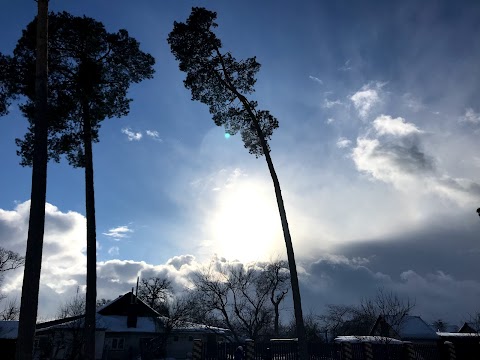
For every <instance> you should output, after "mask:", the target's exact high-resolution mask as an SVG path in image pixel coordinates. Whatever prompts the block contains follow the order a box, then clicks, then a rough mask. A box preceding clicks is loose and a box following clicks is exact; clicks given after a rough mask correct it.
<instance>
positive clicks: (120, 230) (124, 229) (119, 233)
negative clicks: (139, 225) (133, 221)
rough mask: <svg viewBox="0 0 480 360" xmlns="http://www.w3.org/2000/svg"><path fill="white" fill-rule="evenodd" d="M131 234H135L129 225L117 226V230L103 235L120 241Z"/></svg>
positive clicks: (113, 229) (111, 230)
mask: <svg viewBox="0 0 480 360" xmlns="http://www.w3.org/2000/svg"><path fill="white" fill-rule="evenodd" d="M130 233H133V230H132V229H130V228H129V227H128V226H127V225H123V226H117V227H116V228H112V229H110V230H108V231H107V232H104V233H102V234H103V235H105V236H108V237H111V238H114V239H116V240H118V239H122V238H126V237H128V234H130Z"/></svg>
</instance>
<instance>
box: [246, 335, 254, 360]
mask: <svg viewBox="0 0 480 360" xmlns="http://www.w3.org/2000/svg"><path fill="white" fill-rule="evenodd" d="M245 347H246V349H245V360H254V358H255V341H253V340H252V339H247V340H245Z"/></svg>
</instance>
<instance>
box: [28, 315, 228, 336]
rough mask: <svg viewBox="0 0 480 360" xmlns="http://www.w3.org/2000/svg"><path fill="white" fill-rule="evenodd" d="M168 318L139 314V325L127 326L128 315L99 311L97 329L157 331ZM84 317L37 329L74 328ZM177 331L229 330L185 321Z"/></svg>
mask: <svg viewBox="0 0 480 360" xmlns="http://www.w3.org/2000/svg"><path fill="white" fill-rule="evenodd" d="M166 320H167V318H165V317H163V316H159V317H157V318H154V317H151V316H148V317H147V316H138V317H137V326H136V327H128V326H127V316H124V315H101V314H98V313H97V316H96V322H97V330H100V329H101V330H105V331H106V332H146V333H156V332H159V331H162V330H163V329H164V324H165V322H166ZM83 321H84V319H83V318H81V319H76V320H71V321H66V322H64V323H61V324H55V325H52V326H48V327H45V328H42V329H39V330H37V331H40V332H42V331H47V330H52V329H72V328H78V327H82V326H83ZM173 331H175V332H202V333H205V332H209V333H221V334H224V333H226V332H228V330H227V329H222V328H219V327H214V326H208V325H203V324H195V323H192V322H184V323H182V324H181V325H179V326H177V327H175V329H174V330H173Z"/></svg>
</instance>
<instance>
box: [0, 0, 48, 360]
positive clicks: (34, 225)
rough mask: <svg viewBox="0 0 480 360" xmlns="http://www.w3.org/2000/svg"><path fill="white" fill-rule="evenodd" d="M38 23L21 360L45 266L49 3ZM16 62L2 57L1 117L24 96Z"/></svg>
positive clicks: (40, 2) (42, 5) (27, 355)
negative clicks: (43, 262) (42, 267)
mask: <svg viewBox="0 0 480 360" xmlns="http://www.w3.org/2000/svg"><path fill="white" fill-rule="evenodd" d="M37 19H38V21H37V22H36V29H34V31H35V34H34V37H33V39H32V42H33V50H32V53H33V61H31V62H30V64H29V66H30V69H29V70H30V73H31V74H32V79H31V82H30V84H29V93H30V108H31V128H32V129H35V135H34V136H32V137H31V150H30V154H31V164H32V187H31V194H30V216H29V221H28V235H27V248H26V255H25V269H24V275H23V285H22V298H21V305H20V319H19V327H18V338H17V345H16V359H18V360H29V359H32V354H33V343H34V337H35V323H36V320H37V308H38V292H39V287H40V272H41V266H42V250H43V234H44V229H45V200H46V193H47V162H48V157H47V128H48V120H47V92H48V0H37ZM13 60H14V59H12V57H10V56H5V55H3V54H0V115H5V114H7V113H8V106H9V104H10V101H11V100H12V99H15V98H17V96H18V95H20V94H23V93H22V91H21V88H20V87H19V84H18V81H17V80H18V79H19V73H18V72H17V69H16V68H15V66H14V61H13ZM15 307H16V306H15ZM12 308H13V307H12Z"/></svg>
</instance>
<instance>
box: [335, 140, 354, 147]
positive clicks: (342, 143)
mask: <svg viewBox="0 0 480 360" xmlns="http://www.w3.org/2000/svg"><path fill="white" fill-rule="evenodd" d="M351 143H352V142H351V141H350V140H348V139H347V138H344V137H341V138H339V139H338V140H337V147H338V148H339V149H344V148H347V147H349V146H350V144H351Z"/></svg>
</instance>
